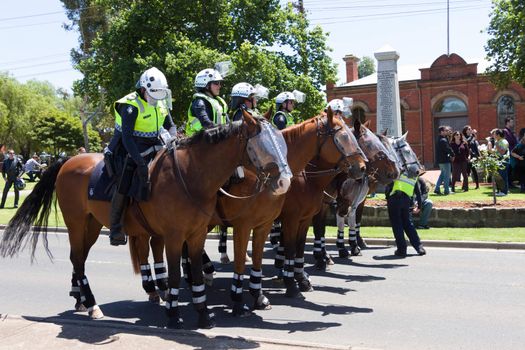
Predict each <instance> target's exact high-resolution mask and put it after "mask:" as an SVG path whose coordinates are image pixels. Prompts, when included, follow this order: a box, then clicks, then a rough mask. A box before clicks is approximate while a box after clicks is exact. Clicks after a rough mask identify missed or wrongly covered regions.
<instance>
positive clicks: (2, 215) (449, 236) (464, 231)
mask: <svg viewBox="0 0 525 350" xmlns="http://www.w3.org/2000/svg"><path fill="white" fill-rule="evenodd" d="M26 183H27V187H26V189H25V190H24V191H23V192H22V193H21V195H20V202H19V204H21V203H22V202H23V200H24V199H25V197H27V195H28V194H29V191H30V190H32V189H33V187H34V186H35V183H29V182H26ZM0 188H1V189H3V188H4V181H3V179H2V178H1V177H0ZM513 191H515V190H513ZM491 196H492V193H491V192H490V188H487V187H481V188H480V189H478V190H473V189H472V190H470V191H468V192H465V193H463V192H458V193H457V194H455V195H449V196H437V195H434V194H431V198H432V200H433V201H442V202H446V201H476V202H479V201H490V200H491V198H492V197H491ZM376 199H384V195H383V194H378V195H377V197H376ZM512 199H522V200H525V194H523V193H511V194H510V195H508V196H506V197H498V201H500V200H501V201H505V200H512ZM13 204H14V193H13V190H12V189H11V190H10V195H9V196H8V197H7V201H6V206H5V209H1V210H0V224H4V225H5V224H7V223H8V222H9V220H10V219H11V217H12V216H13V215H14V213H15V211H16V209H14V208H13ZM57 211H58V212H57V214H56V215H55V211H54V210H52V211H51V215H50V217H49V226H51V227H54V226H59V227H60V226H62V227H63V226H65V225H64V220H63V219H62V214H61V213H60V208H58V206H57ZM57 219H58V221H57ZM361 232H362V234H363V237H365V238H367V237H368V238H393V234H392V229H391V228H390V227H363V228H362V229H361ZM418 233H419V236H420V237H421V239H423V240H460V241H495V242H525V228H523V227H512V228H431V229H430V230H419V231H418ZM326 234H327V237H336V236H337V228H336V227H333V226H329V227H327V229H326ZM308 235H309V236H312V237H313V231H312V229H310V231H309V232H308ZM346 236H348V231H346V232H345V237H346Z"/></svg>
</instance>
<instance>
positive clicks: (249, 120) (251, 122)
mask: <svg viewBox="0 0 525 350" xmlns="http://www.w3.org/2000/svg"><path fill="white" fill-rule="evenodd" d="M242 116H243V118H244V120H245V121H246V123H247V124H248V125H257V121H256V120H255V118H254V117H252V115H251V114H250V113H248V112H247V111H246V110H245V109H243V110H242Z"/></svg>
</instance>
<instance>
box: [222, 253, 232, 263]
mask: <svg viewBox="0 0 525 350" xmlns="http://www.w3.org/2000/svg"><path fill="white" fill-rule="evenodd" d="M221 264H231V260H230V258H229V257H228V255H225V256H221Z"/></svg>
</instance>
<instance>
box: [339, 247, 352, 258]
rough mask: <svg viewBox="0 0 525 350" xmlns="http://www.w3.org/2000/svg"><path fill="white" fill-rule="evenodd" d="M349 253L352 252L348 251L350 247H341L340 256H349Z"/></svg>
mask: <svg viewBox="0 0 525 350" xmlns="http://www.w3.org/2000/svg"><path fill="white" fill-rule="evenodd" d="M349 255H350V253H349V252H348V249H346V248H342V249H339V257H340V258H348V256H349Z"/></svg>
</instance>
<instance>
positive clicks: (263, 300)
mask: <svg viewBox="0 0 525 350" xmlns="http://www.w3.org/2000/svg"><path fill="white" fill-rule="evenodd" d="M253 308H254V309H255V310H271V309H272V305H271V304H270V300H268V298H267V297H266V296H265V295H264V294H262V293H261V294H260V295H259V296H258V297H257V299H256V300H255V305H254V306H253Z"/></svg>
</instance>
